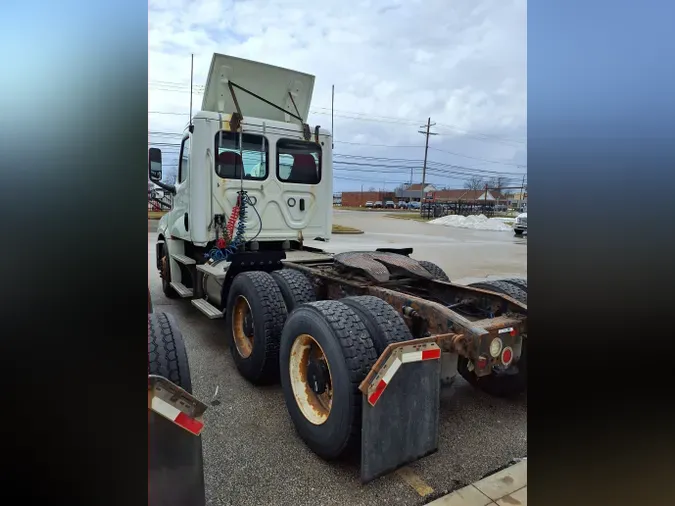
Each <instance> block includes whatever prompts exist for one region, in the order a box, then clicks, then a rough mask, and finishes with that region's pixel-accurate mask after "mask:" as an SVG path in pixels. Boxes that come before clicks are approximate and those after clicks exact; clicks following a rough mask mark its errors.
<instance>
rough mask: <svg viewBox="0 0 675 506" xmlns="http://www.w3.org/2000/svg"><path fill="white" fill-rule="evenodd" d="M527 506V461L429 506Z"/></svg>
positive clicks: (428, 505)
mask: <svg viewBox="0 0 675 506" xmlns="http://www.w3.org/2000/svg"><path fill="white" fill-rule="evenodd" d="M495 505H496V506H507V505H508V506H527V460H526V459H524V460H522V461H520V462H518V463H517V464H514V465H512V466H510V467H507V468H506V469H503V470H502V471H498V472H496V473H494V474H491V475H490V476H487V477H485V478H483V479H482V480H478V481H477V482H475V483H472V484H471V485H468V486H466V487H464V488H460V489H459V490H455V491H454V492H451V493H450V494H448V495H445V496H443V497H440V498H438V499H436V500H435V501H432V502H430V503H428V504H427V506H495Z"/></svg>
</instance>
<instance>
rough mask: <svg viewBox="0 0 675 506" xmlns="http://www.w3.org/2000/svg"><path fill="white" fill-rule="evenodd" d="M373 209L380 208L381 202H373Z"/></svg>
mask: <svg viewBox="0 0 675 506" xmlns="http://www.w3.org/2000/svg"><path fill="white" fill-rule="evenodd" d="M373 207H375V208H381V207H382V201H381V200H378V201H377V202H375V205H374V206H373Z"/></svg>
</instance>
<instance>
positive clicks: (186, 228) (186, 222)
mask: <svg viewBox="0 0 675 506" xmlns="http://www.w3.org/2000/svg"><path fill="white" fill-rule="evenodd" d="M183 224H184V225H185V231H186V232H187V231H188V230H190V226H189V225H190V223H189V222H188V213H185V215H184V216H183Z"/></svg>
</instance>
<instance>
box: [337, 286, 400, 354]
mask: <svg viewBox="0 0 675 506" xmlns="http://www.w3.org/2000/svg"><path fill="white" fill-rule="evenodd" d="M341 302H343V303H344V304H346V305H347V306H349V307H350V308H352V310H353V311H354V312H355V313H356V314H357V315H359V317H360V318H361V321H362V322H363V324H364V325H365V326H366V329H367V330H368V334H370V338H371V339H372V340H373V345H374V346H375V351H377V355H378V356H380V355H382V353H383V352H384V350H385V349H386V348H387V346H389V345H390V344H391V343H400V342H402V341H410V340H411V339H412V338H413V336H412V334H411V333H410V330H409V329H408V326H407V325H406V324H405V322H404V321H403V318H401V316H400V315H399V314H398V313H397V312H396V310H395V309H394V308H393V307H391V305H390V304H387V303H386V302H385V301H383V300H382V299H378V298H377V297H374V296H372V295H360V296H357V297H347V298H344V299H342V300H341Z"/></svg>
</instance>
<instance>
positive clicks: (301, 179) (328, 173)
mask: <svg viewBox="0 0 675 506" xmlns="http://www.w3.org/2000/svg"><path fill="white" fill-rule="evenodd" d="M233 85H234V86H233ZM313 87H314V77H313V76H311V75H308V74H302V73H299V72H294V71H291V70H287V69H281V68H278V67H273V66H271V65H264V64H261V63H257V62H251V61H247V60H241V59H238V58H233V57H231V56H225V55H219V54H216V55H214V57H213V59H212V63H211V68H210V71H209V74H208V79H207V82H206V88H205V93H204V99H203V102H202V108H201V111H199V112H197V113H196V114H195V115H194V116H193V118H192V121H191V123H190V125H188V126H187V127H186V128H185V130H184V132H183V138H182V140H181V144H180V151H179V155H178V161H177V162H178V174H177V178H176V185H175V195H174V198H173V202H174V204H173V209H172V210H171V211H170V212H169V213H167V214H166V215H165V216H164V217H163V218H162V219H161V220H160V223H159V227H158V231H159V233H160V236H162V237H164V238H166V237H173V238H177V239H180V240H182V241H187V242H190V243H192V244H194V245H197V246H206V245H208V244H209V243H210V242H212V241H215V240H217V239H218V236H217V233H218V230H217V227H216V226H214V219H215V218H214V217H217V216H219V215H223V216H227V217H229V216H231V214H232V212H233V210H234V209H235V207H237V203H238V200H239V192H241V191H245V192H246V193H247V195H248V197H249V200H248V203H249V211H250V212H249V213H248V214H247V215H246V223H245V227H246V228H245V233H246V234H247V235H248V236H249V238H253V237H255V238H256V240H257V241H260V242H269V241H273V242H274V241H281V242H283V241H291V242H295V243H302V239H303V234H304V236H306V237H310V238H312V239H313V238H320V239H323V240H329V239H330V232H331V225H332V214H331V213H332V209H331V206H330V205H328V204H327V203H330V202H331V199H332V152H331V136H330V133H329V132H328V131H326V130H324V129H321V128H320V127H316V128H315V129H314V130H313V131H311V132H308V131H307V130H308V128H307V125H306V123H305V121H306V118H307V115H308V113H309V105H310V102H311V97H312V91H313ZM244 90H245V91H244ZM261 99H263V100H261ZM271 103H273V104H277V105H279V106H280V107H279V108H275V107H273V106H272V105H270V104H271ZM298 118H301V119H298ZM308 134H309V135H308ZM262 223H264V226H262Z"/></svg>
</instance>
